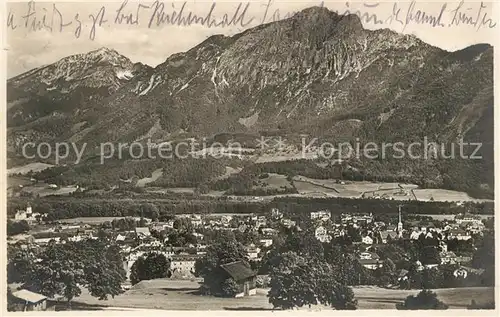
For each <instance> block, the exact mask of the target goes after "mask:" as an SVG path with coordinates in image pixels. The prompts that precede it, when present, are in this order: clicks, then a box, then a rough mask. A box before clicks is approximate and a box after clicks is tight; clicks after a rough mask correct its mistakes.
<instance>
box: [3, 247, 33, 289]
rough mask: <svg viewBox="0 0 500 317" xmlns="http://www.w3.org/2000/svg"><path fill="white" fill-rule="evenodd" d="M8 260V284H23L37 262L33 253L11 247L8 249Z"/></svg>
mask: <svg viewBox="0 0 500 317" xmlns="http://www.w3.org/2000/svg"><path fill="white" fill-rule="evenodd" d="M7 258H8V263H7V282H8V283H22V282H23V281H24V280H25V279H26V277H25V275H26V274H27V272H28V271H29V269H30V267H31V266H32V264H33V262H34V261H35V255H34V254H33V252H31V251H28V250H23V249H21V248H18V247H11V246H9V247H8V248H7Z"/></svg>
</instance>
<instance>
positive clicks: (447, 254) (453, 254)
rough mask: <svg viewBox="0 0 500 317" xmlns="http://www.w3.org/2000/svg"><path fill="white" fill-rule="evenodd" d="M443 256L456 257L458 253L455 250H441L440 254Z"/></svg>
mask: <svg viewBox="0 0 500 317" xmlns="http://www.w3.org/2000/svg"><path fill="white" fill-rule="evenodd" d="M439 255H440V256H441V257H442V258H444V257H447V258H456V257H457V255H456V254H455V252H453V251H447V252H441V253H440V254H439Z"/></svg>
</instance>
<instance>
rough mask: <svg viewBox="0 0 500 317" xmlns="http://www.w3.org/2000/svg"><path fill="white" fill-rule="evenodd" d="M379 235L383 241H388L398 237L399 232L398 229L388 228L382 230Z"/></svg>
mask: <svg viewBox="0 0 500 317" xmlns="http://www.w3.org/2000/svg"><path fill="white" fill-rule="evenodd" d="M379 235H380V241H381V242H382V243H387V242H388V241H389V240H394V239H396V238H397V237H398V233H397V232H396V231H388V230H384V231H380V232H379Z"/></svg>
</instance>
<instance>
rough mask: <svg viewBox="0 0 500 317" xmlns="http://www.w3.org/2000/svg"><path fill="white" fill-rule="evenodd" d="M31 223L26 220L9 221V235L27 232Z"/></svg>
mask: <svg viewBox="0 0 500 317" xmlns="http://www.w3.org/2000/svg"><path fill="white" fill-rule="evenodd" d="M30 229H31V228H30V225H29V223H28V222H27V221H26V220H21V221H11V220H8V221H7V235H8V236H14V235H16V234H21V233H26V232H28V231H30Z"/></svg>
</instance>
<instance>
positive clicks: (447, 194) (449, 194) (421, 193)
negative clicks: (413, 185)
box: [413, 189, 481, 201]
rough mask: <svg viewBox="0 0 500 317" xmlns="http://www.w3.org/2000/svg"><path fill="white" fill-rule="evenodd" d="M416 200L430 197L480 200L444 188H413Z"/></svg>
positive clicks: (436, 199)
mask: <svg viewBox="0 0 500 317" xmlns="http://www.w3.org/2000/svg"><path fill="white" fill-rule="evenodd" d="M413 192H414V194H415V196H416V197H417V200H421V201H429V200H431V198H432V199H433V200H434V201H481V199H474V198H472V197H470V196H469V195H467V193H464V192H457V191H453V190H446V189H414V190H413Z"/></svg>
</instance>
